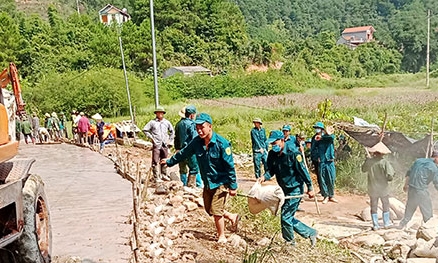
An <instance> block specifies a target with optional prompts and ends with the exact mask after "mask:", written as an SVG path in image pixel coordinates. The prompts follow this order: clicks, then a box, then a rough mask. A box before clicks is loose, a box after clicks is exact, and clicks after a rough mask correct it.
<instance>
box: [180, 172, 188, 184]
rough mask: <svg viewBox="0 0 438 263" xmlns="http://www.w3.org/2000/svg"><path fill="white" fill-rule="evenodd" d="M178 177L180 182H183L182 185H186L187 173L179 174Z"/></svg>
mask: <svg viewBox="0 0 438 263" xmlns="http://www.w3.org/2000/svg"><path fill="white" fill-rule="evenodd" d="M179 179H181V182H182V183H183V185H184V186H186V185H187V174H180V175H179Z"/></svg>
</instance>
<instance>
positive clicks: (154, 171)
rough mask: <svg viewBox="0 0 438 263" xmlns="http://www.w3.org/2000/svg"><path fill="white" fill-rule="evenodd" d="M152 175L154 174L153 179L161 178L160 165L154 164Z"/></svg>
mask: <svg viewBox="0 0 438 263" xmlns="http://www.w3.org/2000/svg"><path fill="white" fill-rule="evenodd" d="M152 176H153V181H158V180H161V178H160V171H158V166H156V165H154V166H152Z"/></svg>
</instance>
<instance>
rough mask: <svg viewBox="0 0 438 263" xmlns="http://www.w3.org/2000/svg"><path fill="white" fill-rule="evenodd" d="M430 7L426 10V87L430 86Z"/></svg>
mask: <svg viewBox="0 0 438 263" xmlns="http://www.w3.org/2000/svg"><path fill="white" fill-rule="evenodd" d="M429 64H430V9H429V10H427V48H426V88H429V86H430V79H429V71H430V65H429Z"/></svg>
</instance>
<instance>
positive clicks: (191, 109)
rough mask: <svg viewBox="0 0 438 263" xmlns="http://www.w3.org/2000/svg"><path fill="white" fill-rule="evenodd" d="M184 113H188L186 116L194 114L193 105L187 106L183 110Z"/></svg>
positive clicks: (194, 108)
mask: <svg viewBox="0 0 438 263" xmlns="http://www.w3.org/2000/svg"><path fill="white" fill-rule="evenodd" d="M185 113H188V114H194V113H196V107H195V106H193V105H188V106H187V107H186V109H185Z"/></svg>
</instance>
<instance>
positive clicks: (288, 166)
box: [264, 143, 313, 195]
mask: <svg viewBox="0 0 438 263" xmlns="http://www.w3.org/2000/svg"><path fill="white" fill-rule="evenodd" d="M267 166H268V171H266V172H265V174H264V177H265V180H269V179H271V178H272V177H273V176H277V182H278V185H279V186H280V187H281V189H283V192H284V193H285V194H286V195H287V194H289V193H291V192H293V191H294V190H295V189H297V188H299V189H300V192H301V193H303V192H304V188H303V187H304V184H306V185H307V188H308V190H313V187H312V180H311V179H310V175H309V172H308V171H307V169H306V166H305V165H304V160H303V156H302V155H301V153H300V152H299V151H297V150H295V148H294V147H291V146H290V145H289V144H287V143H285V144H284V148H283V152H282V153H281V154H280V153H276V152H274V151H272V150H270V151H269V153H268V161H267Z"/></svg>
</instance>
